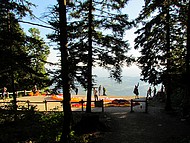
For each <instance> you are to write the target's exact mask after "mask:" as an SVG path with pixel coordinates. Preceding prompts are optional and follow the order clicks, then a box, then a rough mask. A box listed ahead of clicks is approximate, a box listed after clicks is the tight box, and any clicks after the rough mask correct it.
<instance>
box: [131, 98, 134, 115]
mask: <svg viewBox="0 0 190 143" xmlns="http://www.w3.org/2000/svg"><path fill="white" fill-rule="evenodd" d="M132 112H134V111H133V99H131V113H132Z"/></svg>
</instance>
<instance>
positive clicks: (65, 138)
mask: <svg viewBox="0 0 190 143" xmlns="http://www.w3.org/2000/svg"><path fill="white" fill-rule="evenodd" d="M58 4H59V20H60V21H59V22H60V37H59V38H60V48H61V76H62V86H63V96H64V98H63V111H64V124H63V132H62V136H61V142H64V143H69V142H70V136H69V134H70V129H71V104H70V100H71V97H70V91H69V88H70V85H69V76H68V73H69V68H68V51H67V18H66V0H58Z"/></svg>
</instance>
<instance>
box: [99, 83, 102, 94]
mask: <svg viewBox="0 0 190 143" xmlns="http://www.w3.org/2000/svg"><path fill="white" fill-rule="evenodd" d="M101 89H102V87H101V85H100V86H99V87H98V94H99V96H100V95H101Z"/></svg>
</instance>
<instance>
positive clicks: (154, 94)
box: [153, 87, 156, 96]
mask: <svg viewBox="0 0 190 143" xmlns="http://www.w3.org/2000/svg"><path fill="white" fill-rule="evenodd" d="M153 96H156V87H154V91H153Z"/></svg>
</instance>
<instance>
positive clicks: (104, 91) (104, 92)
mask: <svg viewBox="0 0 190 143" xmlns="http://www.w3.org/2000/svg"><path fill="white" fill-rule="evenodd" d="M103 95H104V96H106V88H105V87H104V86H103Z"/></svg>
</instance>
